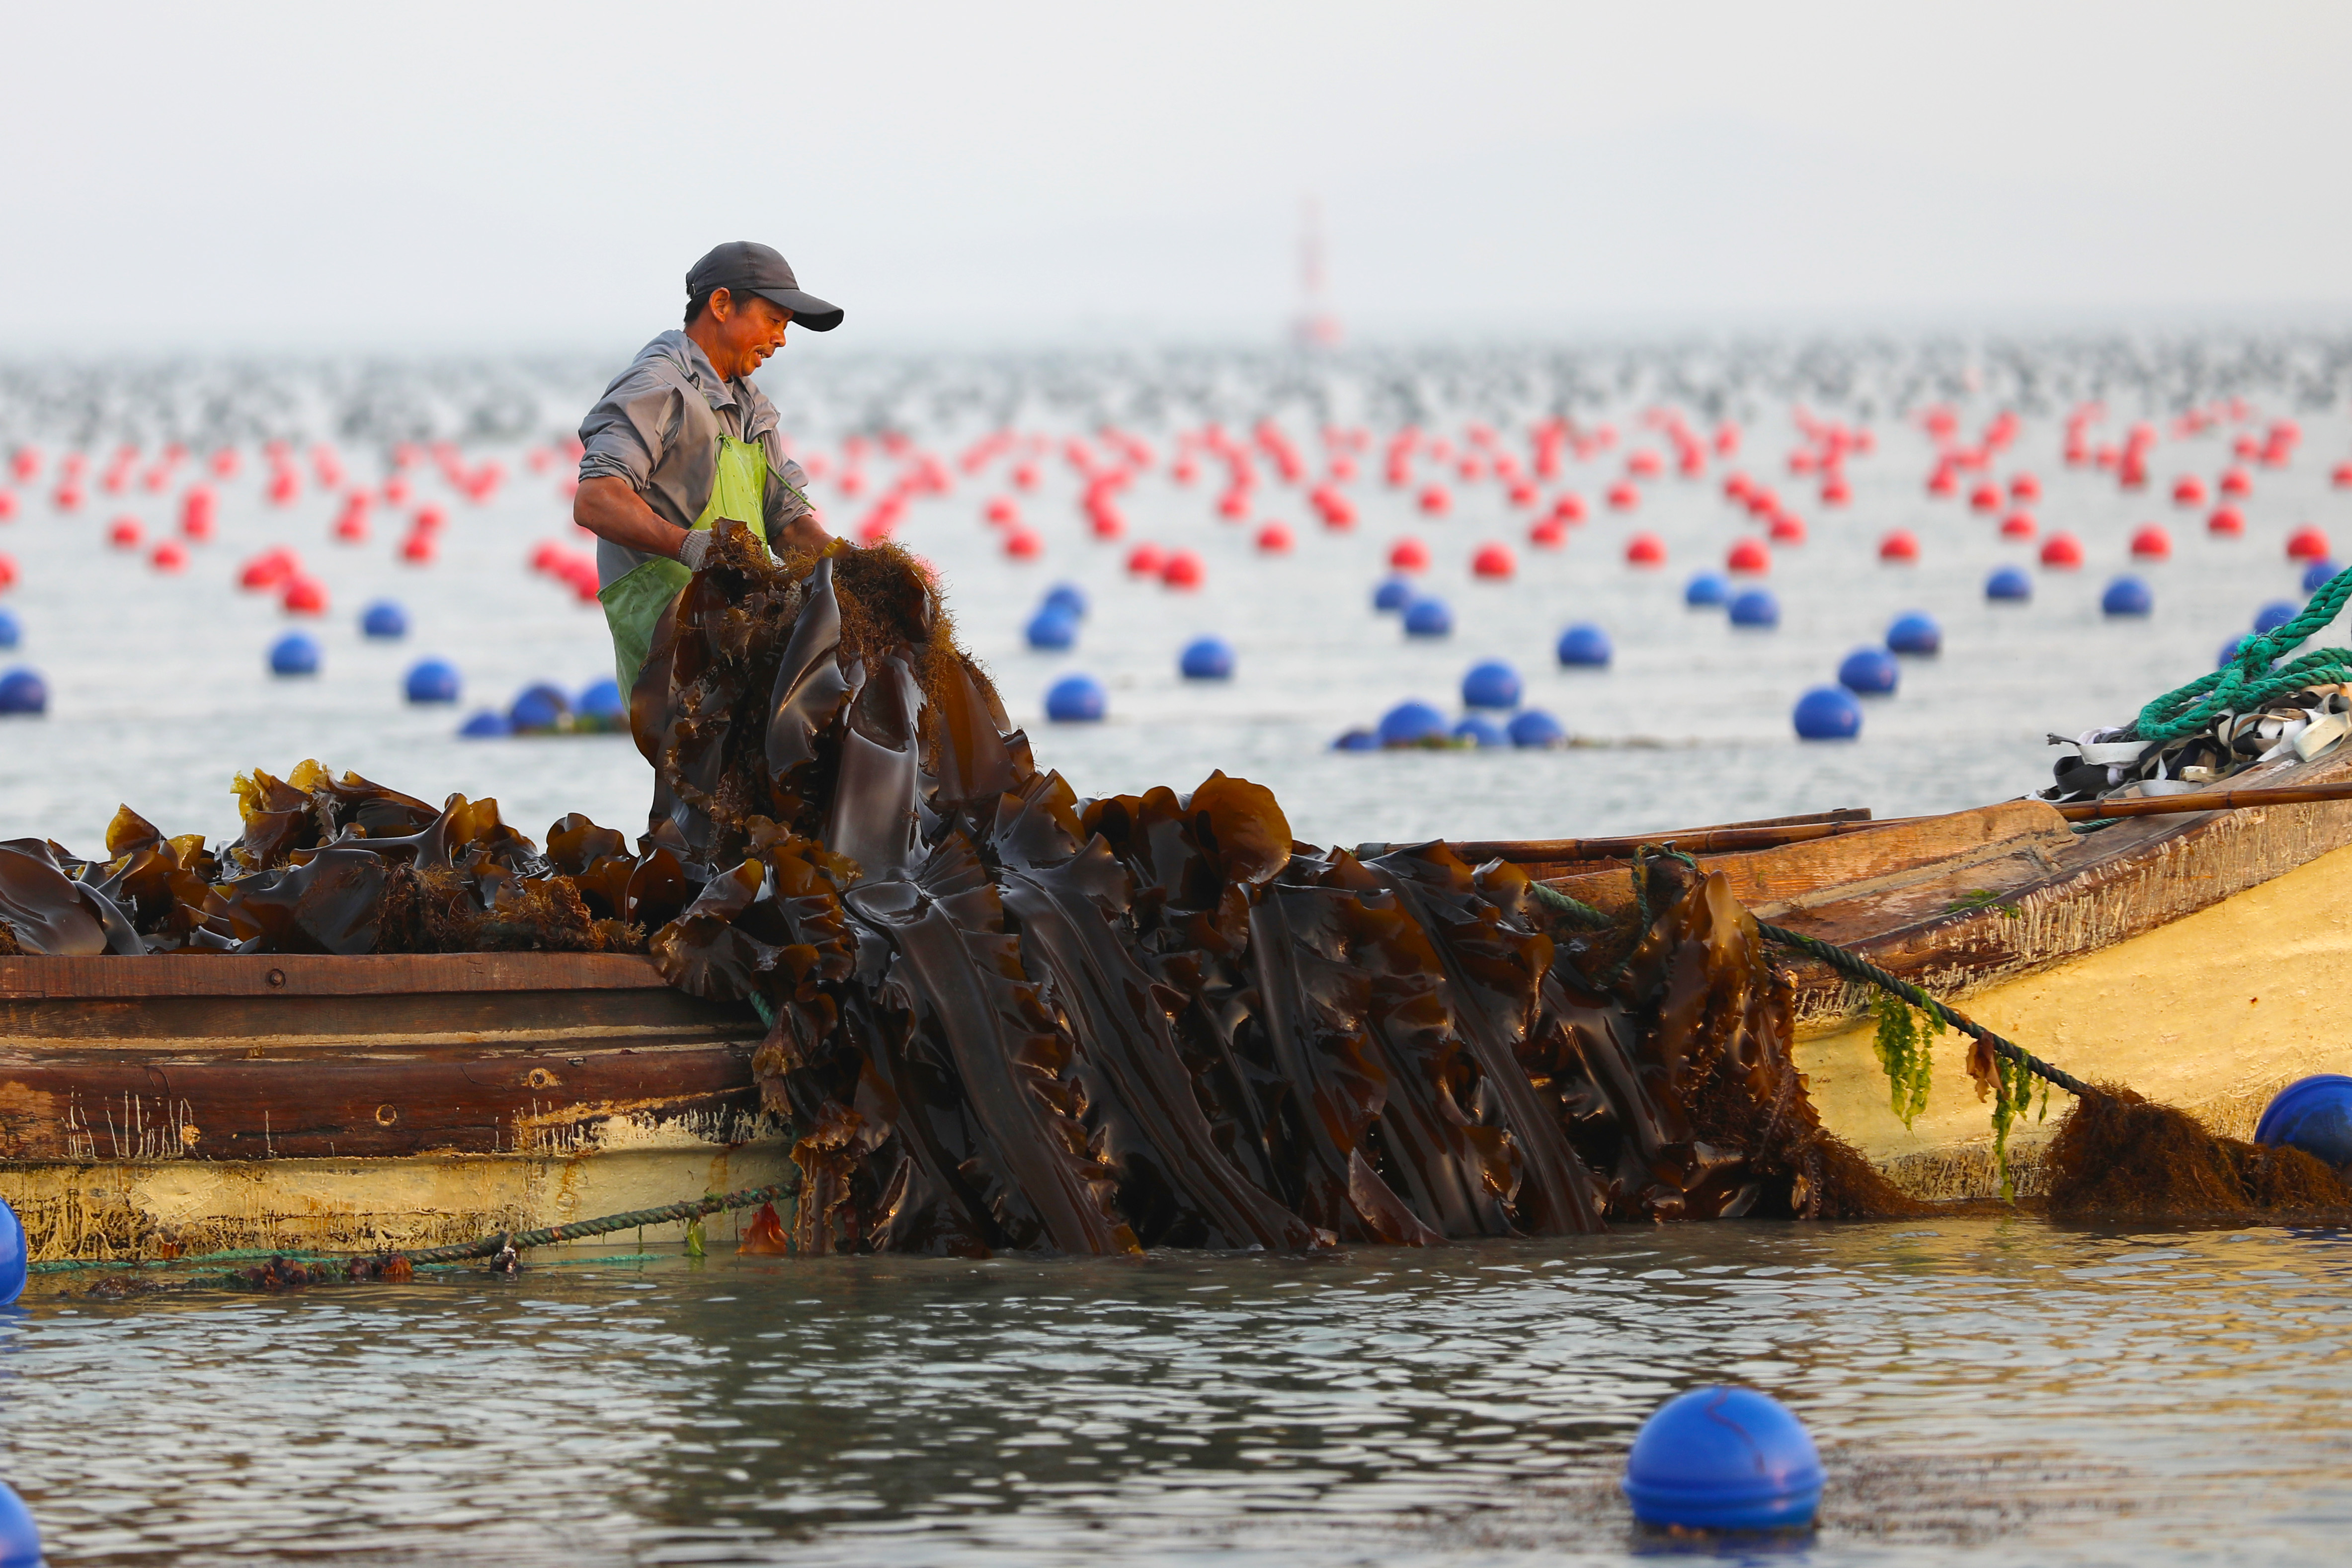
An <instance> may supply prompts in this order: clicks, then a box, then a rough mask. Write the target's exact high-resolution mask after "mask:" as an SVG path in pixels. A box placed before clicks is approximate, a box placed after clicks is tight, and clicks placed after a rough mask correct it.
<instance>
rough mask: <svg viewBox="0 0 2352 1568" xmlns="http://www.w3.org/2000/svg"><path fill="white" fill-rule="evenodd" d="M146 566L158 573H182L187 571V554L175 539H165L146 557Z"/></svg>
mask: <svg viewBox="0 0 2352 1568" xmlns="http://www.w3.org/2000/svg"><path fill="white" fill-rule="evenodd" d="M147 564H148V565H150V566H152V567H153V568H155V570H156V571H158V572H184V571H186V570H187V569H188V552H187V550H186V549H185V547H184V546H183V545H182V544H181V543H180V542H179V541H178V540H176V539H167V540H165V541H163V543H161V544H159V545H157V546H156V547H155V552H154V553H153V554H152V555H150V556H148V557H147Z"/></svg>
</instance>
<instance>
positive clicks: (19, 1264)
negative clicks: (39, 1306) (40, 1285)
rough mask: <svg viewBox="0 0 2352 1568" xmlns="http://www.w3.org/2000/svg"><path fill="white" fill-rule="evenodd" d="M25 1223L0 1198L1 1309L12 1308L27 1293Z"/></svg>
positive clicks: (4, 1200) (6, 1201)
mask: <svg viewBox="0 0 2352 1568" xmlns="http://www.w3.org/2000/svg"><path fill="white" fill-rule="evenodd" d="M25 1266H26V1253H25V1222H24V1221H22V1220H20V1219H18V1218H17V1217H16V1210H15V1209H13V1208H11V1207H9V1206H8V1200H7V1199H5V1198H0V1307H6V1306H12V1305H14V1304H15V1302H16V1298H17V1297H19V1296H21V1295H23V1294H24V1293H25V1273H26V1268H25Z"/></svg>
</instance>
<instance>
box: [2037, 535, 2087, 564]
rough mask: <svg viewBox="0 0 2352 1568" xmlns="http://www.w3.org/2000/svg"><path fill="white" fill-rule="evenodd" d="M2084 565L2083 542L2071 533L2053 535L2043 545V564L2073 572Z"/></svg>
mask: <svg viewBox="0 0 2352 1568" xmlns="http://www.w3.org/2000/svg"><path fill="white" fill-rule="evenodd" d="M2082 563H2083V542H2082V541H2080V540H2078V539H2076V538H2075V537H2074V535H2073V534H2071V533H2053V534H2052V535H2051V536H2050V537H2049V538H2048V539H2046V540H2044V541H2043V542H2042V564H2043V565H2044V566H2050V567H2054V568H2056V569H2058V570H2060V571H2065V572H2071V571H2073V570H2074V568H2075V567H2077V566H2080V565H2081V564H2082Z"/></svg>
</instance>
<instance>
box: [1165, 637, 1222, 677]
mask: <svg viewBox="0 0 2352 1568" xmlns="http://www.w3.org/2000/svg"><path fill="white" fill-rule="evenodd" d="M1176 668H1178V669H1179V670H1181V671H1182V672H1183V676H1184V679H1187V680H1231V679H1233V678H1234V645H1233V644H1231V643H1229V642H1227V641H1226V640H1225V639H1224V638H1223V637H1194V638H1193V639H1192V641H1191V642H1188V643H1186V644H1185V645H1184V651H1183V653H1181V655H1179V656H1178V658H1177V659H1176Z"/></svg>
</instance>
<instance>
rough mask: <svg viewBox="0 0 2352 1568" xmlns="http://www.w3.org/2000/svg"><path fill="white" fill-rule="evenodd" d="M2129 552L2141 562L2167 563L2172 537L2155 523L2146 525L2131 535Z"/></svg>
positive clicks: (2170, 551)
mask: <svg viewBox="0 0 2352 1568" xmlns="http://www.w3.org/2000/svg"><path fill="white" fill-rule="evenodd" d="M2131 552H2132V554H2133V555H2135V556H2137V558H2138V559H2140V560H2142V561H2169V560H2171V559H2172V535H2170V534H2168V533H2167V532H2165V531H2164V530H2163V529H2161V528H2158V526H2157V525H2156V524H2155V523H2152V522H2151V523H2147V524H2146V525H2144V526H2143V527H2141V528H2140V529H2139V531H2137V532H2136V533H2134V534H2133V535H2132V537H2131Z"/></svg>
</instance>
